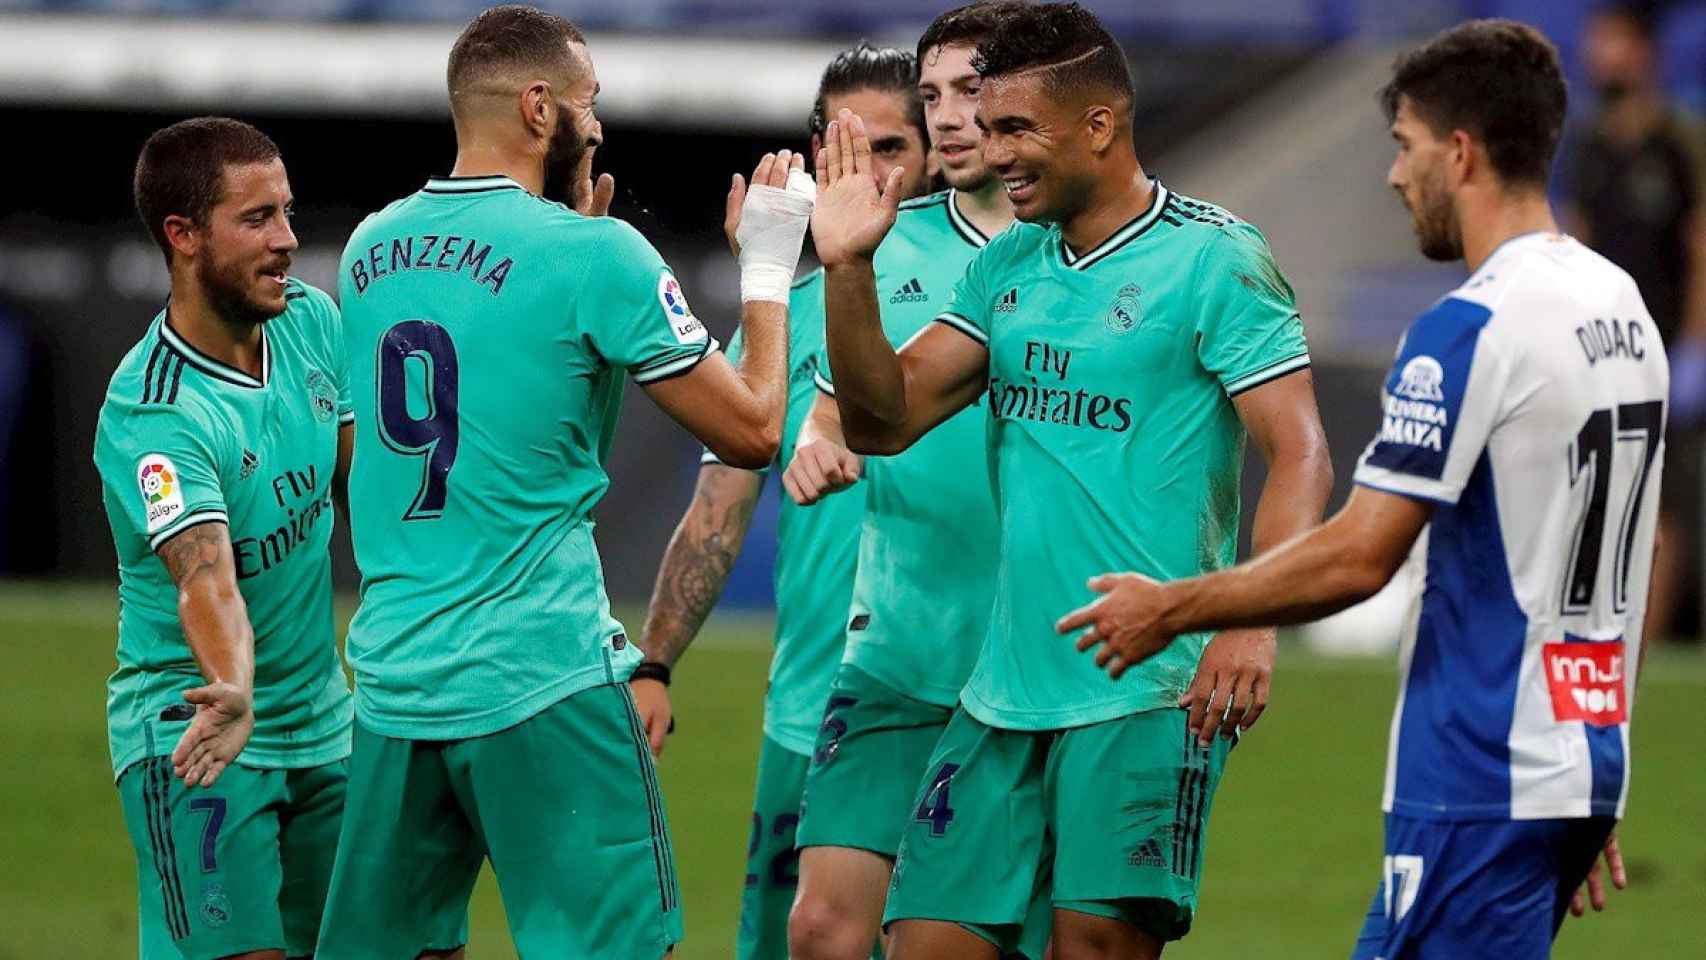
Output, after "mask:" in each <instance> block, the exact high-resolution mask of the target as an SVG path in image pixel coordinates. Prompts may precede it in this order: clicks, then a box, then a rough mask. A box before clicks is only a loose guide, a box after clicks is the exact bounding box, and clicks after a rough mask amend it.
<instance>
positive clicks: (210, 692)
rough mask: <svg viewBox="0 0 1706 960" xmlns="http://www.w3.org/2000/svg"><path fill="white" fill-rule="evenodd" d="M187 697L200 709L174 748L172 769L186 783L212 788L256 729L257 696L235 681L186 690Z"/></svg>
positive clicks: (197, 709)
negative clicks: (255, 699) (255, 701)
mask: <svg viewBox="0 0 1706 960" xmlns="http://www.w3.org/2000/svg"><path fill="white" fill-rule="evenodd" d="M184 699H185V700H187V701H189V702H190V703H193V704H195V705H196V711H195V717H194V719H192V720H190V725H189V729H187V730H185V731H184V735H183V736H182V737H179V738H178V745H177V747H176V748H175V749H174V750H173V751H172V772H173V773H174V774H176V775H177V776H178V777H179V778H180V779H182V780H183V781H184V783H185V785H186V786H191V787H194V786H203V787H211V786H213V783H214V781H216V780H218V779H219V775H220V774H221V773H223V772H225V768H226V767H227V766H230V765H231V762H232V761H234V760H236V759H237V755H238V754H239V753H242V752H243V746H244V745H245V744H247V743H248V742H249V734H251V733H254V732H255V711H254V696H253V695H252V694H251V693H250V691H249V690H248V689H247V688H246V687H242V686H239V685H237V684H235V683H210V684H208V685H207V686H205V687H197V688H195V689H194V690H185V691H184Z"/></svg>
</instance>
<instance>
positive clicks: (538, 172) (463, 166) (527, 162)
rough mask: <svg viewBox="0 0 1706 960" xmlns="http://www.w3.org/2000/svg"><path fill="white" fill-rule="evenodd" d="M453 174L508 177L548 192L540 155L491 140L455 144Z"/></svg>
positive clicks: (536, 191) (530, 189)
mask: <svg viewBox="0 0 1706 960" xmlns="http://www.w3.org/2000/svg"><path fill="white" fill-rule="evenodd" d="M450 175H451V176H453V177H508V178H510V179H511V180H514V181H515V182H516V183H519V184H521V187H522V189H524V190H526V191H527V192H529V193H531V194H534V195H536V196H537V195H540V194H543V193H544V192H545V166H544V164H542V163H540V162H539V158H538V157H537V156H533V155H528V154H517V153H515V152H514V151H510V150H505V149H503V148H501V147H499V146H496V145H494V144H489V143H464V144H458V145H457V147H456V166H454V167H452V168H451V170H450Z"/></svg>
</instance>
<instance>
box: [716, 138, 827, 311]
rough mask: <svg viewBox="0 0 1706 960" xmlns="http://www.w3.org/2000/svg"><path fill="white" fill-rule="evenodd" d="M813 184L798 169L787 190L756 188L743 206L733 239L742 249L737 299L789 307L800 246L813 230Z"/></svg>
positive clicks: (791, 172)
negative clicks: (767, 302)
mask: <svg viewBox="0 0 1706 960" xmlns="http://www.w3.org/2000/svg"><path fill="white" fill-rule="evenodd" d="M816 199H817V184H816V183H814V182H813V181H812V178H811V177H808V176H806V175H805V174H804V173H803V172H801V171H799V170H793V171H790V172H789V173H788V186H787V187H786V188H783V189H777V188H776V187H766V186H754V187H753V188H751V189H750V190H748V191H747V192H746V202H745V203H744V204H743V205H742V206H741V212H740V226H739V227H738V228H736V230H735V240H736V241H737V242H738V243H739V244H740V299H741V301H742V302H743V303H749V302H751V301H754V300H768V301H770V302H772V303H787V302H788V289H789V288H790V287H791V286H793V283H794V271H795V270H796V269H797V268H798V267H799V265H800V247H801V246H803V245H804V244H805V242H806V228H807V227H808V226H810V225H811V220H812V203H813V202H814V201H815V200H816Z"/></svg>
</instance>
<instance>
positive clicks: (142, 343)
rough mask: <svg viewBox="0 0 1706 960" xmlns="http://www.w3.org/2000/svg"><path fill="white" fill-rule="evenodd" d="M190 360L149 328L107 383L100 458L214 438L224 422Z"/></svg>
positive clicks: (99, 422) (98, 422)
mask: <svg viewBox="0 0 1706 960" xmlns="http://www.w3.org/2000/svg"><path fill="white" fill-rule="evenodd" d="M186 366H188V364H187V362H186V358H185V357H184V356H183V354H182V353H181V352H180V351H179V350H178V349H176V348H175V347H173V346H172V345H171V344H170V343H168V342H167V341H166V340H165V339H164V338H163V337H162V336H161V335H160V332H159V324H158V323H156V324H155V325H153V326H151V327H150V328H149V331H148V334H147V335H146V336H144V337H143V338H142V339H141V340H139V341H138V342H137V343H136V345H135V346H133V347H132V348H131V349H130V351H129V352H128V353H126V354H125V356H124V359H123V360H121V361H119V365H118V368H117V369H116V370H114V371H113V376H112V378H111V380H110V381H108V384H107V392H106V396H105V397H104V398H103V399H102V401H101V409H100V413H99V414H98V416H97V418H96V428H95V453H96V457H97V460H99V459H100V458H101V456H102V454H103V453H113V452H120V451H124V450H129V449H132V448H134V447H136V446H137V444H143V445H146V444H148V443H151V442H157V441H159V440H161V439H164V438H167V437H170V436H172V435H182V434H188V435H193V436H201V437H214V436H216V435H217V434H218V433H219V432H220V431H219V430H218V429H217V425H218V424H219V423H221V422H222V418H221V416H220V411H219V410H217V409H216V404H213V403H212V402H210V400H209V398H208V396H207V395H206V394H205V392H204V391H202V390H200V389H198V388H197V387H196V384H195V377H196V371H195V370H194V369H193V368H191V369H189V370H187V371H186Z"/></svg>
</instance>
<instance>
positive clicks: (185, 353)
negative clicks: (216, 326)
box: [160, 311, 272, 390]
mask: <svg viewBox="0 0 1706 960" xmlns="http://www.w3.org/2000/svg"><path fill="white" fill-rule="evenodd" d="M160 339H161V340H163V341H164V342H165V344H166V346H167V348H168V349H170V350H172V352H174V353H176V354H178V356H180V357H183V358H184V362H185V363H188V364H189V365H190V366H192V367H195V368H196V369H197V370H200V371H201V372H202V373H205V374H207V375H208V376H210V377H213V378H215V379H217V380H223V381H225V382H226V383H232V384H236V385H237V386H239V387H248V388H250V389H252V390H258V389H260V388H261V387H264V386H266V385H267V384H268V383H269V382H270V381H271V380H272V338H270V337H268V336H267V328H266V326H265V325H264V324H263V325H262V326H261V378H260V379H259V380H257V379H255V378H254V377H253V376H251V375H250V374H249V373H248V372H247V371H245V370H239V369H238V368H236V367H233V366H231V365H230V364H228V363H225V362H224V361H221V360H215V359H213V358H212V357H210V356H208V355H207V354H205V353H202V352H201V351H200V350H197V349H196V348H195V347H193V346H190V342H189V341H188V340H185V339H184V338H183V337H182V336H180V335H179V334H178V332H177V331H176V330H173V329H172V324H171V323H170V322H169V321H168V320H167V313H166V311H161V312H160Z"/></svg>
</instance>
